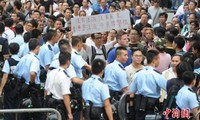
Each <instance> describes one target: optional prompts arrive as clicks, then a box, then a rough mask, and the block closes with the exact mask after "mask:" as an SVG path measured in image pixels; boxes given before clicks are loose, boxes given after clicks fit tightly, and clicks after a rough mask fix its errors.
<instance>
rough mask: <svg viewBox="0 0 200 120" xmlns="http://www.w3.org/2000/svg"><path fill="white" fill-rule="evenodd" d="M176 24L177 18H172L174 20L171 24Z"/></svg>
mask: <svg viewBox="0 0 200 120" xmlns="http://www.w3.org/2000/svg"><path fill="white" fill-rule="evenodd" d="M177 23H179V21H178V18H177V17H174V18H173V19H172V24H173V25H175V24H177Z"/></svg>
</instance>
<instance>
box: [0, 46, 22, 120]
mask: <svg viewBox="0 0 200 120" xmlns="http://www.w3.org/2000/svg"><path fill="white" fill-rule="evenodd" d="M9 51H10V53H11V54H12V56H11V57H10V58H8V59H7V60H6V61H5V63H4V66H3V70H2V71H3V73H4V74H3V78H2V80H1V86H0V95H2V91H3V90H4V102H3V103H4V109H15V108H17V105H18V102H19V101H18V93H17V92H16V90H17V89H16V86H14V85H16V83H17V80H16V79H15V80H13V81H11V80H12V76H11V74H13V70H14V68H15V66H16V65H17V63H18V62H19V60H20V58H19V57H18V55H17V53H18V51H19V45H18V44H17V43H11V44H10V45H9ZM8 79H9V80H8ZM4 88H5V89H4ZM14 119H15V115H14V114H4V120H14Z"/></svg>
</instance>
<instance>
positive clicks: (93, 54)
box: [91, 45, 107, 63]
mask: <svg viewBox="0 0 200 120" xmlns="http://www.w3.org/2000/svg"><path fill="white" fill-rule="evenodd" d="M91 49H92V57H91V63H92V61H93V60H94V58H95V57H96V55H102V54H98V53H96V49H95V47H94V46H91ZM101 50H102V52H103V55H104V58H105V60H107V53H106V47H105V45H102V48H101Z"/></svg>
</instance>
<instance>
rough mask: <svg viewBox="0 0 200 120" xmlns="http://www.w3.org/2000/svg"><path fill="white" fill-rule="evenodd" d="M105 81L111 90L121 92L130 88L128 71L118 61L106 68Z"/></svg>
mask: <svg viewBox="0 0 200 120" xmlns="http://www.w3.org/2000/svg"><path fill="white" fill-rule="evenodd" d="M104 79H105V83H106V84H107V85H108V86H109V89H110V90H114V91H121V90H122V88H125V87H127V86H128V82H127V79H128V77H127V74H126V71H125V69H124V67H123V65H122V64H121V63H120V62H119V61H117V60H115V61H114V62H113V63H111V64H108V65H107V66H106V68H105V77H104Z"/></svg>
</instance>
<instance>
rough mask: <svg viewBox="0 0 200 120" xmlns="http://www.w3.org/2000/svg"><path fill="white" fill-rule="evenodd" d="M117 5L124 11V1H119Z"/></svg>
mask: <svg viewBox="0 0 200 120" xmlns="http://www.w3.org/2000/svg"><path fill="white" fill-rule="evenodd" d="M119 5H120V8H121V9H124V8H125V7H126V4H125V3H124V1H121V2H120V4H119Z"/></svg>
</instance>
